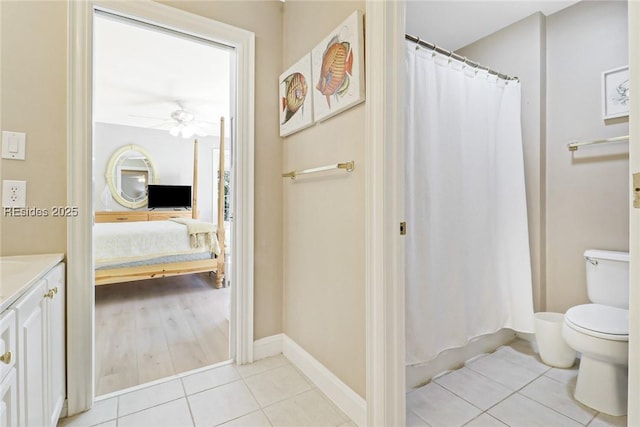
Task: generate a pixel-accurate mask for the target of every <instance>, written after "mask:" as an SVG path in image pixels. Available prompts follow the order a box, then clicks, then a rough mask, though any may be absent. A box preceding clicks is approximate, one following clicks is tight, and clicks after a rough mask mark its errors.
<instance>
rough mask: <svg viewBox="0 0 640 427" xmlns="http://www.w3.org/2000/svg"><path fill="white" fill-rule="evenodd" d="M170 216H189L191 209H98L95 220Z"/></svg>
mask: <svg viewBox="0 0 640 427" xmlns="http://www.w3.org/2000/svg"><path fill="white" fill-rule="evenodd" d="M170 218H191V211H188V210H181V211H166V210H163V211H99V212H96V222H135V221H166V220H168V219H170Z"/></svg>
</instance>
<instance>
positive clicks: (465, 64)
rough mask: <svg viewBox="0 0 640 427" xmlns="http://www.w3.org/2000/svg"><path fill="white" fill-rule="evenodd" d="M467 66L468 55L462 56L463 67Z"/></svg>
mask: <svg viewBox="0 0 640 427" xmlns="http://www.w3.org/2000/svg"><path fill="white" fill-rule="evenodd" d="M465 68H467V57H466V56H465V57H464V58H462V69H463V70H464V69H465Z"/></svg>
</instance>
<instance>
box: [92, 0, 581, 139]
mask: <svg viewBox="0 0 640 427" xmlns="http://www.w3.org/2000/svg"><path fill="white" fill-rule="evenodd" d="M576 2H577V1H576V0H565V1H555V0H553V1H551V0H549V1H546V0H538V1H530V0H503V1H487V0H465V1H455V0H454V1H452V0H439V1H432V0H423V1H417V0H409V1H407V4H406V11H407V13H406V15H407V16H406V32H407V33H408V34H411V35H414V36H419V37H420V38H422V39H423V40H426V41H429V42H432V43H436V44H437V45H438V46H441V47H443V48H445V49H450V50H456V49H459V48H461V47H463V46H466V45H467V44H469V43H472V42H474V41H476V40H478V39H480V38H482V37H484V36H486V35H489V34H491V33H493V32H495V31H497V30H499V29H501V28H504V27H506V26H508V25H509V24H511V23H513V22H516V21H518V20H520V19H523V18H525V17H527V16H529V15H531V14H532V13H535V12H537V11H541V12H542V13H544V14H545V15H550V14H552V13H554V12H557V11H558V10H560V9H563V8H565V7H567V6H570V5H571V4H574V3H576ZM94 34H95V35H94V61H95V62H94V77H95V82H94V84H95V86H94V120H95V121H96V122H103V123H113V124H121V125H128V126H136V127H143V128H151V129H166V130H168V129H169V128H170V127H171V126H173V124H174V122H173V121H172V120H171V113H172V112H174V111H176V110H179V109H180V108H184V109H186V110H188V111H189V112H191V113H193V115H194V116H195V121H196V122H198V123H196V124H197V125H198V128H199V129H200V130H201V131H203V132H205V133H206V134H207V135H218V134H219V129H218V128H219V124H218V119H219V117H221V116H224V117H229V114H230V113H229V111H230V93H231V88H230V69H231V58H232V55H233V51H232V49H230V48H228V47H224V46H218V45H214V44H211V43H204V42H201V41H197V40H194V39H193V38H187V37H185V36H179V35H176V34H172V33H167V32H164V31H161V30H158V29H154V28H152V27H149V26H142V25H138V24H134V23H131V22H129V21H126V22H125V21H122V20H120V19H116V18H113V17H111V16H109V15H97V16H96V19H95V24H94ZM226 123H227V124H228V123H229V120H227V121H226Z"/></svg>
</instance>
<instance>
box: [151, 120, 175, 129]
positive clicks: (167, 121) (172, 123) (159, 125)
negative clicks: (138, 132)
mask: <svg viewBox="0 0 640 427" xmlns="http://www.w3.org/2000/svg"><path fill="white" fill-rule="evenodd" d="M175 124H176V122H175V121H173V120H165V121H164V122H162V123H158V124H155V125H151V126H147V128H149V129H157V128H160V127H162V126H166V127H167V128H169V127H173V126H175Z"/></svg>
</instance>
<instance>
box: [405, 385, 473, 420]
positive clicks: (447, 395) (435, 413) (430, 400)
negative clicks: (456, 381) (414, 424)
mask: <svg viewBox="0 0 640 427" xmlns="http://www.w3.org/2000/svg"><path fill="white" fill-rule="evenodd" d="M407 409H409V410H410V411H412V412H414V413H415V414H416V415H418V416H419V417H420V418H422V419H423V420H424V421H426V422H427V424H429V425H431V426H434V427H436V426H461V425H463V424H465V423H466V422H468V421H470V420H471V419H473V418H475V417H476V416H478V415H479V414H480V413H481V412H482V411H481V410H480V409H478V408H476V407H475V406H473V405H471V404H470V403H468V402H467V401H465V400H463V399H461V398H460V397H458V396H456V395H455V394H453V393H451V392H450V391H448V390H446V389H445V388H444V387H442V386H441V385H439V384H436V383H434V382H432V383H429V384H427V385H426V386H424V387H421V388H419V389H417V390H414V391H412V392H410V393H408V394H407Z"/></svg>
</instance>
